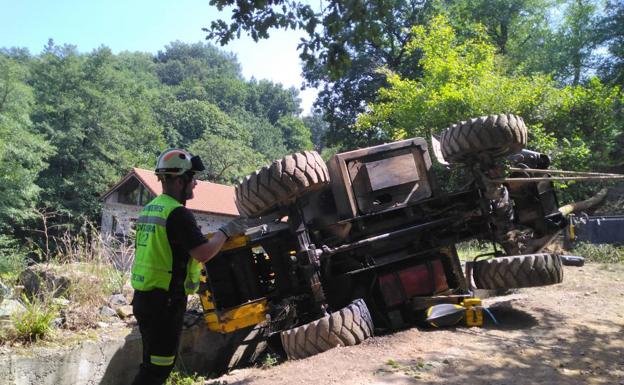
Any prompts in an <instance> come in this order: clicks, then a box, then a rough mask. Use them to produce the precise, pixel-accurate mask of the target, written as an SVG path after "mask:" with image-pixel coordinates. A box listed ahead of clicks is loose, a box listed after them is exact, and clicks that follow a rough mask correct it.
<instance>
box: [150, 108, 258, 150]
mask: <svg viewBox="0 0 624 385" xmlns="http://www.w3.org/2000/svg"><path fill="white" fill-rule="evenodd" d="M162 102H163V105H162V106H161V108H160V111H159V121H160V122H161V124H162V125H163V126H164V127H168V128H171V129H173V130H175V132H177V134H178V139H177V140H176V141H175V142H172V143H171V145H174V146H179V147H187V146H189V145H190V144H191V143H192V142H193V141H195V140H196V139H199V138H200V137H201V136H202V135H203V134H204V133H206V132H207V133H209V134H212V135H216V136H219V137H222V138H225V139H230V140H236V141H240V142H242V143H245V144H246V145H248V144H249V143H251V133H250V132H249V131H248V130H247V129H246V128H245V127H242V126H240V125H238V124H237V123H236V122H235V121H234V120H232V119H230V117H229V116H228V115H226V114H225V113H224V112H222V111H221V110H220V109H219V108H218V107H217V106H215V105H213V104H211V103H209V102H205V101H202V100H196V99H191V100H184V101H175V100H174V101H172V100H167V99H165V100H163V101H162Z"/></svg>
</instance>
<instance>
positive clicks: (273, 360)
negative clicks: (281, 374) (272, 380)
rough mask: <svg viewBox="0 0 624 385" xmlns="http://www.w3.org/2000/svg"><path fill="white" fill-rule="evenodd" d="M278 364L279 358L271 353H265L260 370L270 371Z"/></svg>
mask: <svg viewBox="0 0 624 385" xmlns="http://www.w3.org/2000/svg"><path fill="white" fill-rule="evenodd" d="M277 364H279V356H278V355H277V354H273V353H267V354H266V355H265V356H264V358H263V359H262V366H261V367H262V369H270V368H272V367H274V366H275V365H277Z"/></svg>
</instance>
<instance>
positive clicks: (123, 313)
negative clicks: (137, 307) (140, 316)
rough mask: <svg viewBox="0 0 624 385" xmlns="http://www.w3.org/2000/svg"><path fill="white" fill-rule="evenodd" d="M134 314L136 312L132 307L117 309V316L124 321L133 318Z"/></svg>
mask: <svg viewBox="0 0 624 385" xmlns="http://www.w3.org/2000/svg"><path fill="white" fill-rule="evenodd" d="M133 314H134V312H133V311H132V306H130V305H126V306H120V307H118V308H117V315H118V316H119V317H121V318H122V319H126V318H128V317H131V316H132V315H133Z"/></svg>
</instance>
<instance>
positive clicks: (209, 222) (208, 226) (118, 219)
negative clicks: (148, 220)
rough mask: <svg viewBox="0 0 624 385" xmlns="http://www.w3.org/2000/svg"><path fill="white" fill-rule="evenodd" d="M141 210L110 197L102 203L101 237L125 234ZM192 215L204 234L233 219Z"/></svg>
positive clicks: (219, 216)
mask: <svg viewBox="0 0 624 385" xmlns="http://www.w3.org/2000/svg"><path fill="white" fill-rule="evenodd" d="M141 209H142V207H139V206H133V205H126V204H122V203H116V202H113V198H112V196H111V197H110V198H109V199H107V200H106V201H105V202H104V204H103V208H102V235H104V236H112V235H122V234H127V233H128V232H129V231H130V229H131V228H132V225H133V223H134V221H136V219H137V218H138V216H139V212H140V211H141ZM193 214H194V215H195V219H196V220H197V224H198V225H199V227H200V228H201V231H202V233H204V234H206V233H211V232H214V231H217V229H218V228H219V227H220V226H221V225H223V224H225V223H227V222H228V221H230V220H232V219H233V217H230V216H226V215H216V214H206V213H201V212H197V211H193ZM113 225H115V228H113Z"/></svg>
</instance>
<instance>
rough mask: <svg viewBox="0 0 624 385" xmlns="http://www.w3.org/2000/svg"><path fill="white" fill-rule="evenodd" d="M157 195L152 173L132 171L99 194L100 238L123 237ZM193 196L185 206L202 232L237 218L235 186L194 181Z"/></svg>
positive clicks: (158, 189)
mask: <svg viewBox="0 0 624 385" xmlns="http://www.w3.org/2000/svg"><path fill="white" fill-rule="evenodd" d="M160 193H162V186H161V184H160V182H159V181H158V179H157V177H156V175H154V172H153V171H150V170H144V169H140V168H136V167H135V168H133V169H132V170H131V171H130V172H129V173H128V174H126V176H124V177H123V178H122V179H121V180H120V181H119V182H117V183H116V184H115V185H114V186H113V187H111V188H110V189H109V190H108V191H107V192H106V193H104V195H102V201H103V205H102V206H103V207H102V235H103V236H115V237H124V236H125V235H126V234H128V232H129V231H130V229H132V228H133V227H134V223H135V222H136V219H137V217H138V216H139V212H140V211H141V209H142V208H143V206H144V205H145V204H147V203H148V202H149V201H150V200H152V199H153V198H154V197H156V196H157V195H159V194H160ZM193 193H194V197H193V199H191V200H189V201H187V202H186V207H187V208H188V209H189V210H191V211H192V212H193V214H194V215H195V219H196V220H197V224H198V225H199V226H200V228H201V230H202V232H203V233H209V232H214V231H216V230H217V229H218V228H219V226H221V225H222V224H224V223H226V222H228V221H230V220H231V219H233V218H236V217H238V215H239V213H238V209H237V208H236V204H235V203H234V187H231V186H225V185H222V184H217V183H211V182H204V181H197V186H196V187H195V190H193Z"/></svg>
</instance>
